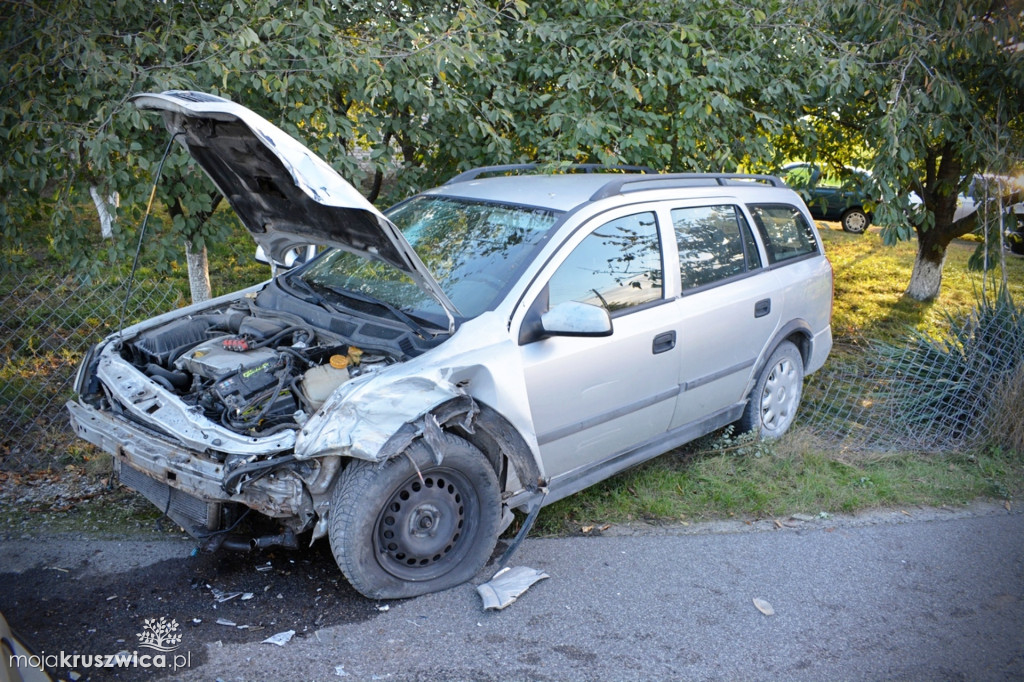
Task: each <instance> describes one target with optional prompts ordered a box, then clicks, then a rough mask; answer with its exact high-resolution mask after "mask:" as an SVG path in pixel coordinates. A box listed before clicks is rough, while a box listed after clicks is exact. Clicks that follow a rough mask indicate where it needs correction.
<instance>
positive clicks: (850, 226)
mask: <svg viewBox="0 0 1024 682" xmlns="http://www.w3.org/2000/svg"><path fill="white" fill-rule="evenodd" d="M839 222H840V223H841V224H842V226H843V231H845V232H851V233H853V234H863V233H864V231H865V230H867V229H868V226H869V225H870V224H871V220H870V219H869V218H868V215H867V214H866V213H865V212H864V211H863V210H862V209H860V208H848V209H846V211H845V212H844V213H843V215H842V216H840V218H839Z"/></svg>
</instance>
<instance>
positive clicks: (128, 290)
mask: <svg viewBox="0 0 1024 682" xmlns="http://www.w3.org/2000/svg"><path fill="white" fill-rule="evenodd" d="M181 134H182V133H181V132H177V133H174V134H173V135H171V139H169V140H167V148H166V149H164V155H163V156H161V157H160V165H158V166H157V167H156V175H154V176H153V188H152V189H150V190H149V202H148V203H147V204H146V215H145V216H143V218H142V228H141V229H140V230H139V244H138V246H136V247H135V258H134V260H132V271H131V273H129V275H128V286H127V287H126V288H125V293H124V303H123V304H122V305H121V317H120V319H119V320H118V322H117V336H118V338H120V337H121V335H122V334H123V333H124V315H125V312H126V311H127V310H128V299H130V298H131V297H132V285H133V284H134V283H135V271H136V270H137V269H138V267H139V254H140V253H142V240H143V238H144V237H145V236H146V225H148V224H149V216H150V214H151V213H152V212H153V199H154V198H155V197H156V186H157V183H158V182H160V175H161V174H162V173H163V171H164V161H166V160H167V156H168V155H169V154H170V153H171V145H172V144H174V138H176V137H177V136H178V135H181Z"/></svg>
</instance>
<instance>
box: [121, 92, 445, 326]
mask: <svg viewBox="0 0 1024 682" xmlns="http://www.w3.org/2000/svg"><path fill="white" fill-rule="evenodd" d="M132 101H133V102H134V103H135V105H136V106H137V107H139V108H140V109H144V110H154V111H159V112H161V113H162V114H163V117H164V123H165V124H166V126H167V129H168V130H169V131H170V132H171V133H172V134H173V135H174V136H175V138H176V139H177V140H178V141H179V142H180V143H181V144H182V145H184V146H185V148H186V149H187V150H188V151H189V153H190V154H191V155H192V157H193V158H194V159H195V160H196V162H197V163H198V164H199V165H200V166H201V167H202V168H203V170H205V171H206V173H207V174H208V175H209V176H210V178H211V179H212V180H213V182H214V184H216V185H217V188H218V189H219V190H220V191H221V192H222V193H223V194H224V196H225V197H226V198H227V200H228V201H229V202H230V204H231V206H232V208H234V210H235V212H236V213H237V214H238V216H239V218H240V219H241V221H242V223H243V224H244V225H245V227H246V228H247V229H248V230H249V232H250V233H251V234H252V235H253V237H254V239H255V240H256V242H257V243H258V244H259V245H260V246H262V247H263V249H264V251H265V252H266V253H267V255H268V256H270V257H271V258H272V259H273V260H275V261H277V262H284V261H285V256H286V254H287V253H288V251H289V250H290V249H294V248H299V247H303V246H306V245H309V244H317V245H327V246H333V247H336V248H340V249H343V250H346V251H351V252H353V253H357V254H359V255H362V256H364V257H366V258H369V259H372V260H380V261H384V262H385V263H388V264H390V265H392V266H394V267H395V268H398V269H399V270H401V271H402V272H404V273H406V274H407V275H409V276H410V277H411V278H412V279H413V281H415V282H416V283H417V285H419V286H420V287H421V288H422V289H423V290H424V291H426V292H427V293H428V294H430V295H431V296H432V297H433V298H435V299H436V300H437V301H438V302H439V303H440V304H441V305H442V306H443V307H444V308H445V309H446V310H447V311H448V312H449V314H452V315H457V314H458V312H457V311H456V310H455V307H454V306H453V305H452V303H451V301H450V300H448V297H447V295H446V294H445V293H444V291H442V289H441V287H440V285H438V283H437V281H436V280H435V279H434V277H433V276H432V275H431V274H430V272H429V271H428V270H427V269H426V266H424V264H423V262H422V261H421V260H420V258H419V256H418V255H417V254H416V252H415V251H414V250H413V248H412V246H410V244H409V243H408V242H407V241H406V240H405V237H404V236H403V235H402V233H401V231H400V230H399V229H398V227H397V226H395V224H394V223H392V222H391V221H390V220H388V218H387V217H385V216H384V214H383V213H381V212H380V211H379V210H377V208H376V207H374V206H373V204H371V203H370V202H369V201H367V200H366V198H365V197H363V196H362V195H361V194H360V193H359V192H358V191H357V190H356V189H355V188H354V187H352V185H350V184H349V183H348V182H347V181H345V179H344V178H342V177H341V176H340V175H338V173H337V172H336V171H335V170H334V169H333V168H331V166H330V165H328V164H327V163H326V162H325V161H324V160H323V159H321V158H320V157H318V156H317V155H316V154H314V153H313V152H311V151H310V150H309V149H307V148H306V147H305V146H304V145H302V144H301V143H300V142H298V141H297V140H296V139H295V138H293V137H291V136H290V135H288V134H287V133H285V132H284V131H283V130H281V129H280V128H278V127H277V126H275V125H274V124H272V123H270V122H269V121H267V120H266V119H264V118H263V117H261V116H259V115H258V114H256V113H254V112H252V111H250V110H249V109H246V108H245V107H243V106H241V105H238V104H235V103H234V102H230V101H228V100H226V99H223V98H221V97H216V96H214V95H208V94H205V93H199V92H188V91H168V92H163V93H150V94H139V95H135V96H133V97H132Z"/></svg>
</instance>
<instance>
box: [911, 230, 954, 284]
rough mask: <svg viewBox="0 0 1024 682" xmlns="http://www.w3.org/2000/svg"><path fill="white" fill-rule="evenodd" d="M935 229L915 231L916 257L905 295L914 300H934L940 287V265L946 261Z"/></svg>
mask: <svg viewBox="0 0 1024 682" xmlns="http://www.w3.org/2000/svg"><path fill="white" fill-rule="evenodd" d="M947 246H949V240H946V241H943V240H942V238H941V237H940V236H939V234H938V231H937V230H934V229H932V230H925V231H924V232H921V231H920V230H919V231H918V233H917V257H916V258H915V259H914V271H913V272H912V273H911V275H910V284H909V285H907V290H906V292H905V295H906V296H907V297H908V298H912V299H914V300H915V301H934V300H935V298H936V297H937V296H938V295H939V291H940V290H941V288H942V266H943V264H944V263H945V262H946V247H947Z"/></svg>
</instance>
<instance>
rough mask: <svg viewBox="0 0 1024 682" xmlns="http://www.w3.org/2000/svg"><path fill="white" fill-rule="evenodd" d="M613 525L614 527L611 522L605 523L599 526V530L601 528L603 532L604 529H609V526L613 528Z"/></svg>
mask: <svg viewBox="0 0 1024 682" xmlns="http://www.w3.org/2000/svg"><path fill="white" fill-rule="evenodd" d="M611 527H612V524H610V523H606V524H604V525H603V526H601V527H600V528H598V530H600V531H602V532H603V531H606V530H608V529H609V528H611Z"/></svg>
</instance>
